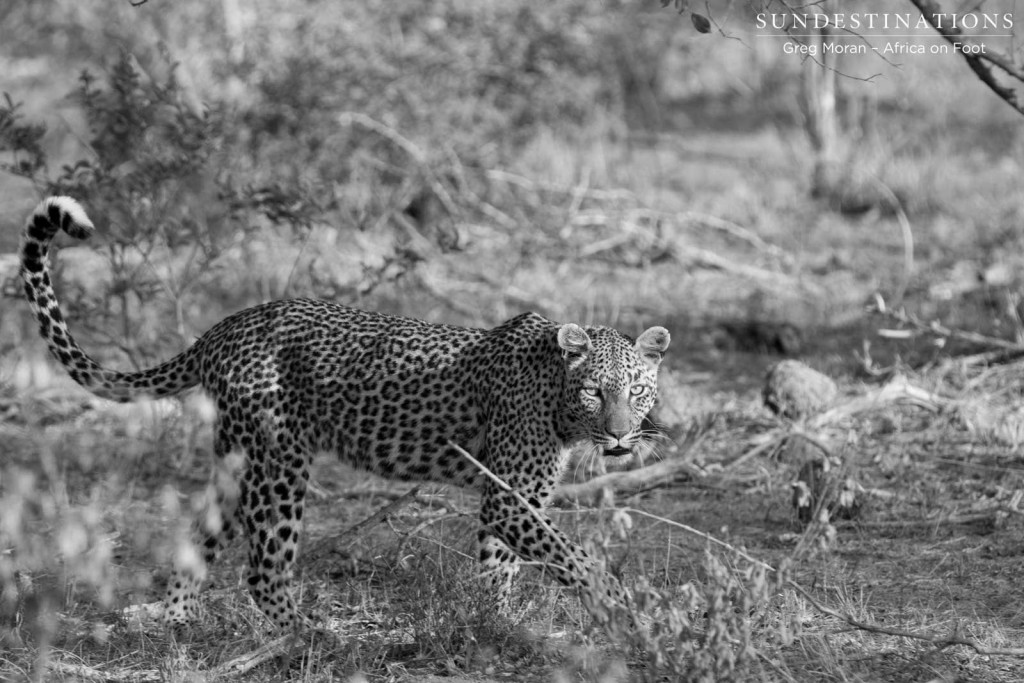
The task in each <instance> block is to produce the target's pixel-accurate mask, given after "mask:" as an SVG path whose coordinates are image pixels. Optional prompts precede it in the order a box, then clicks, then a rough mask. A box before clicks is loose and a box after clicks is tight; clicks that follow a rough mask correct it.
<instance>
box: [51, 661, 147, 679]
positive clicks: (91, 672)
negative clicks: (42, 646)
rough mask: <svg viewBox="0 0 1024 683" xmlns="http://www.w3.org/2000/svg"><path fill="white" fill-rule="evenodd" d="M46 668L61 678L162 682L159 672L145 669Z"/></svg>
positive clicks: (64, 665) (55, 665) (57, 665)
mask: <svg viewBox="0 0 1024 683" xmlns="http://www.w3.org/2000/svg"><path fill="white" fill-rule="evenodd" d="M46 668H47V669H49V670H50V671H53V672H55V673H59V674H61V675H63V676H68V677H73V678H76V679H80V680H87V681H104V683H148V682H149V681H153V682H154V683H155V682H157V681H162V680H164V677H163V675H161V673H160V672H159V671H153V670H145V669H142V670H140V669H120V670H116V671H100V670H99V669H94V668H93V667H91V666H86V665H85V664H68V663H67V662H49V663H48V664H47V665H46Z"/></svg>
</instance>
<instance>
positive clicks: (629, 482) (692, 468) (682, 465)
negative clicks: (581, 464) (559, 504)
mask: <svg viewBox="0 0 1024 683" xmlns="http://www.w3.org/2000/svg"><path fill="white" fill-rule="evenodd" d="M681 474H683V475H687V476H689V477H690V478H691V479H701V478H703V477H704V476H705V475H706V474H707V473H706V472H704V471H703V470H701V469H700V468H699V467H697V466H696V465H693V464H692V463H689V462H687V461H686V460H684V459H683V458H671V459H668V460H662V461H660V462H656V463H654V464H653V465H648V466H647V467H641V468H639V469H635V470H631V471H628V472H609V473H608V474H602V475H601V476H599V477H594V478H593V479H590V480H589V481H585V482H583V483H580V484H562V485H561V486H559V487H558V488H557V489H555V492H554V494H553V495H552V501H567V502H572V501H575V500H579V499H583V500H587V499H589V498H590V497H592V496H595V495H597V494H599V493H601V491H603V490H604V489H605V488H606V487H607V488H611V489H613V490H615V491H626V490H630V491H634V492H635V491H640V490H644V489H646V488H650V487H651V486H652V485H655V486H660V485H665V484H668V483H671V482H672V481H673V480H675V478H676V477H677V476H679V475H681Z"/></svg>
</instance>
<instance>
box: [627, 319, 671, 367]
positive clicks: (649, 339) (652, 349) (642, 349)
mask: <svg viewBox="0 0 1024 683" xmlns="http://www.w3.org/2000/svg"><path fill="white" fill-rule="evenodd" d="M671 340H672V336H671V335H670V334H669V333H668V330H666V329H665V328H664V327H650V328H648V329H646V330H644V333H643V334H641V335H640V336H639V337H637V338H636V352H637V353H639V354H640V357H641V358H643V359H644V361H646V362H647V364H648V365H649V366H651V368H652V369H653V368H657V367H658V365H660V364H661V359H662V356H663V355H664V354H665V349H667V348H668V343H669V342H670V341H671Z"/></svg>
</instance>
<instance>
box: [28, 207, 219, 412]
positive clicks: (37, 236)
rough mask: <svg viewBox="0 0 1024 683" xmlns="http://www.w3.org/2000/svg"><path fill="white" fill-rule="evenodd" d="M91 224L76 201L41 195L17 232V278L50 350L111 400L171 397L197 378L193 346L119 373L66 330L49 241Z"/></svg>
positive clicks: (83, 233) (88, 229) (85, 231)
mask: <svg viewBox="0 0 1024 683" xmlns="http://www.w3.org/2000/svg"><path fill="white" fill-rule="evenodd" d="M94 229H95V228H94V227H93V224H92V221H90V220H89V217H88V216H87V215H86V214H85V210H84V209H83V208H82V206H81V204H79V203H78V202H77V201H75V200H74V199H72V198H70V197H49V198H47V199H44V200H43V201H42V202H40V203H39V205H38V206H37V207H36V209H35V211H33V212H32V215H31V216H29V218H28V221H27V222H26V223H25V230H24V232H23V233H22V236H21V279H22V280H23V281H24V283H25V296H26V297H27V298H28V302H29V305H31V307H32V312H33V313H35V316H36V320H37V321H38V322H39V333H40V334H41V335H42V336H43V339H44V340H46V345H47V346H48V347H49V349H50V353H52V354H53V356H54V358H56V359H57V360H59V361H60V362H61V365H63V366H64V367H65V368H66V369H67V371H68V374H70V375H71V378H72V379H74V380H75V381H76V382H78V383H79V384H81V385H82V386H83V387H85V388H86V389H88V390H89V391H91V392H92V393H94V394H96V395H97V396H100V397H102V398H108V399H111V400H113V401H122V402H123V401H131V400H135V399H139V398H159V397H162V396H173V395H174V394H178V393H180V392H182V391H184V390H185V389H188V388H189V387H192V386H195V385H196V384H198V383H199V358H198V355H199V354H198V350H197V347H196V346H195V345H193V346H192V347H191V348H189V349H188V350H186V351H185V352H183V353H181V354H179V355H178V356H176V357H175V358H173V359H172V360H169V361H167V362H166V363H163V364H162V365H159V366H157V367H155V368H151V369H149V370H142V371H140V372H119V371H117V370H108V369H107V368H104V367H103V366H101V365H100V364H99V363H97V362H96V361H95V360H93V359H92V357H91V356H89V354H87V353H86V352H85V351H84V350H83V349H82V347H81V346H79V345H78V342H77V341H75V338H74V337H73V336H72V335H71V332H70V330H68V326H67V323H66V322H65V321H64V316H63V314H62V313H61V311H60V303H59V302H58V301H57V295H56V294H55V293H54V291H53V284H52V283H51V281H50V269H49V266H48V265H47V256H48V254H49V251H50V242H51V241H52V240H53V237H54V235H56V234H57V231H58V230H63V231H64V232H66V233H67V234H69V235H71V236H72V237H75V238H77V239H85V238H86V237H88V236H89V235H91V234H92V232H93V230H94Z"/></svg>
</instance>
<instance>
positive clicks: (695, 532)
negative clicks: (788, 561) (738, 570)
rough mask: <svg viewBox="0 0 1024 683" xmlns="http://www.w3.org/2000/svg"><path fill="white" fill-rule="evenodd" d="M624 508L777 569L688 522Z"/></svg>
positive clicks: (759, 563)
mask: <svg viewBox="0 0 1024 683" xmlns="http://www.w3.org/2000/svg"><path fill="white" fill-rule="evenodd" d="M622 510H623V511H624V512H634V513H636V514H638V515H641V516H643V517H649V518H650V519H653V520H656V521H658V522H662V523H663V524H668V525H669V526H674V527H678V528H680V529H682V530H683V531H686V532H687V533H691V534H693V535H694V536H698V537H700V538H703V539H704V540H705V541H710V542H711V543H714V544H715V545H719V546H721V547H723V548H725V549H726V550H729V551H731V552H733V553H736V554H737V555H739V556H740V557H742V558H743V559H744V560H746V561H747V562H752V563H754V564H758V565H761V566H762V567H764V568H765V569H767V570H768V571H770V572H774V571H776V570H775V567H773V566H771V565H770V564H768V563H767V562H762V561H761V560H759V559H757V558H756V557H752V556H751V555H749V554H747V553H746V552H745V551H743V550H740V549H739V548H737V547H736V546H734V545H730V544H728V543H726V542H725V541H722V540H720V539H717V538H715V537H714V536H712V535H711V534H708V533H705V532H703V531H700V530H698V529H694V528H693V527H692V526H687V525H686V524H683V523H682V522H677V521H675V520H673V519H668V518H666V517H659V516H658V515H652V514H651V513H650V512H644V511H643V510H637V509H636V508H622Z"/></svg>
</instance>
